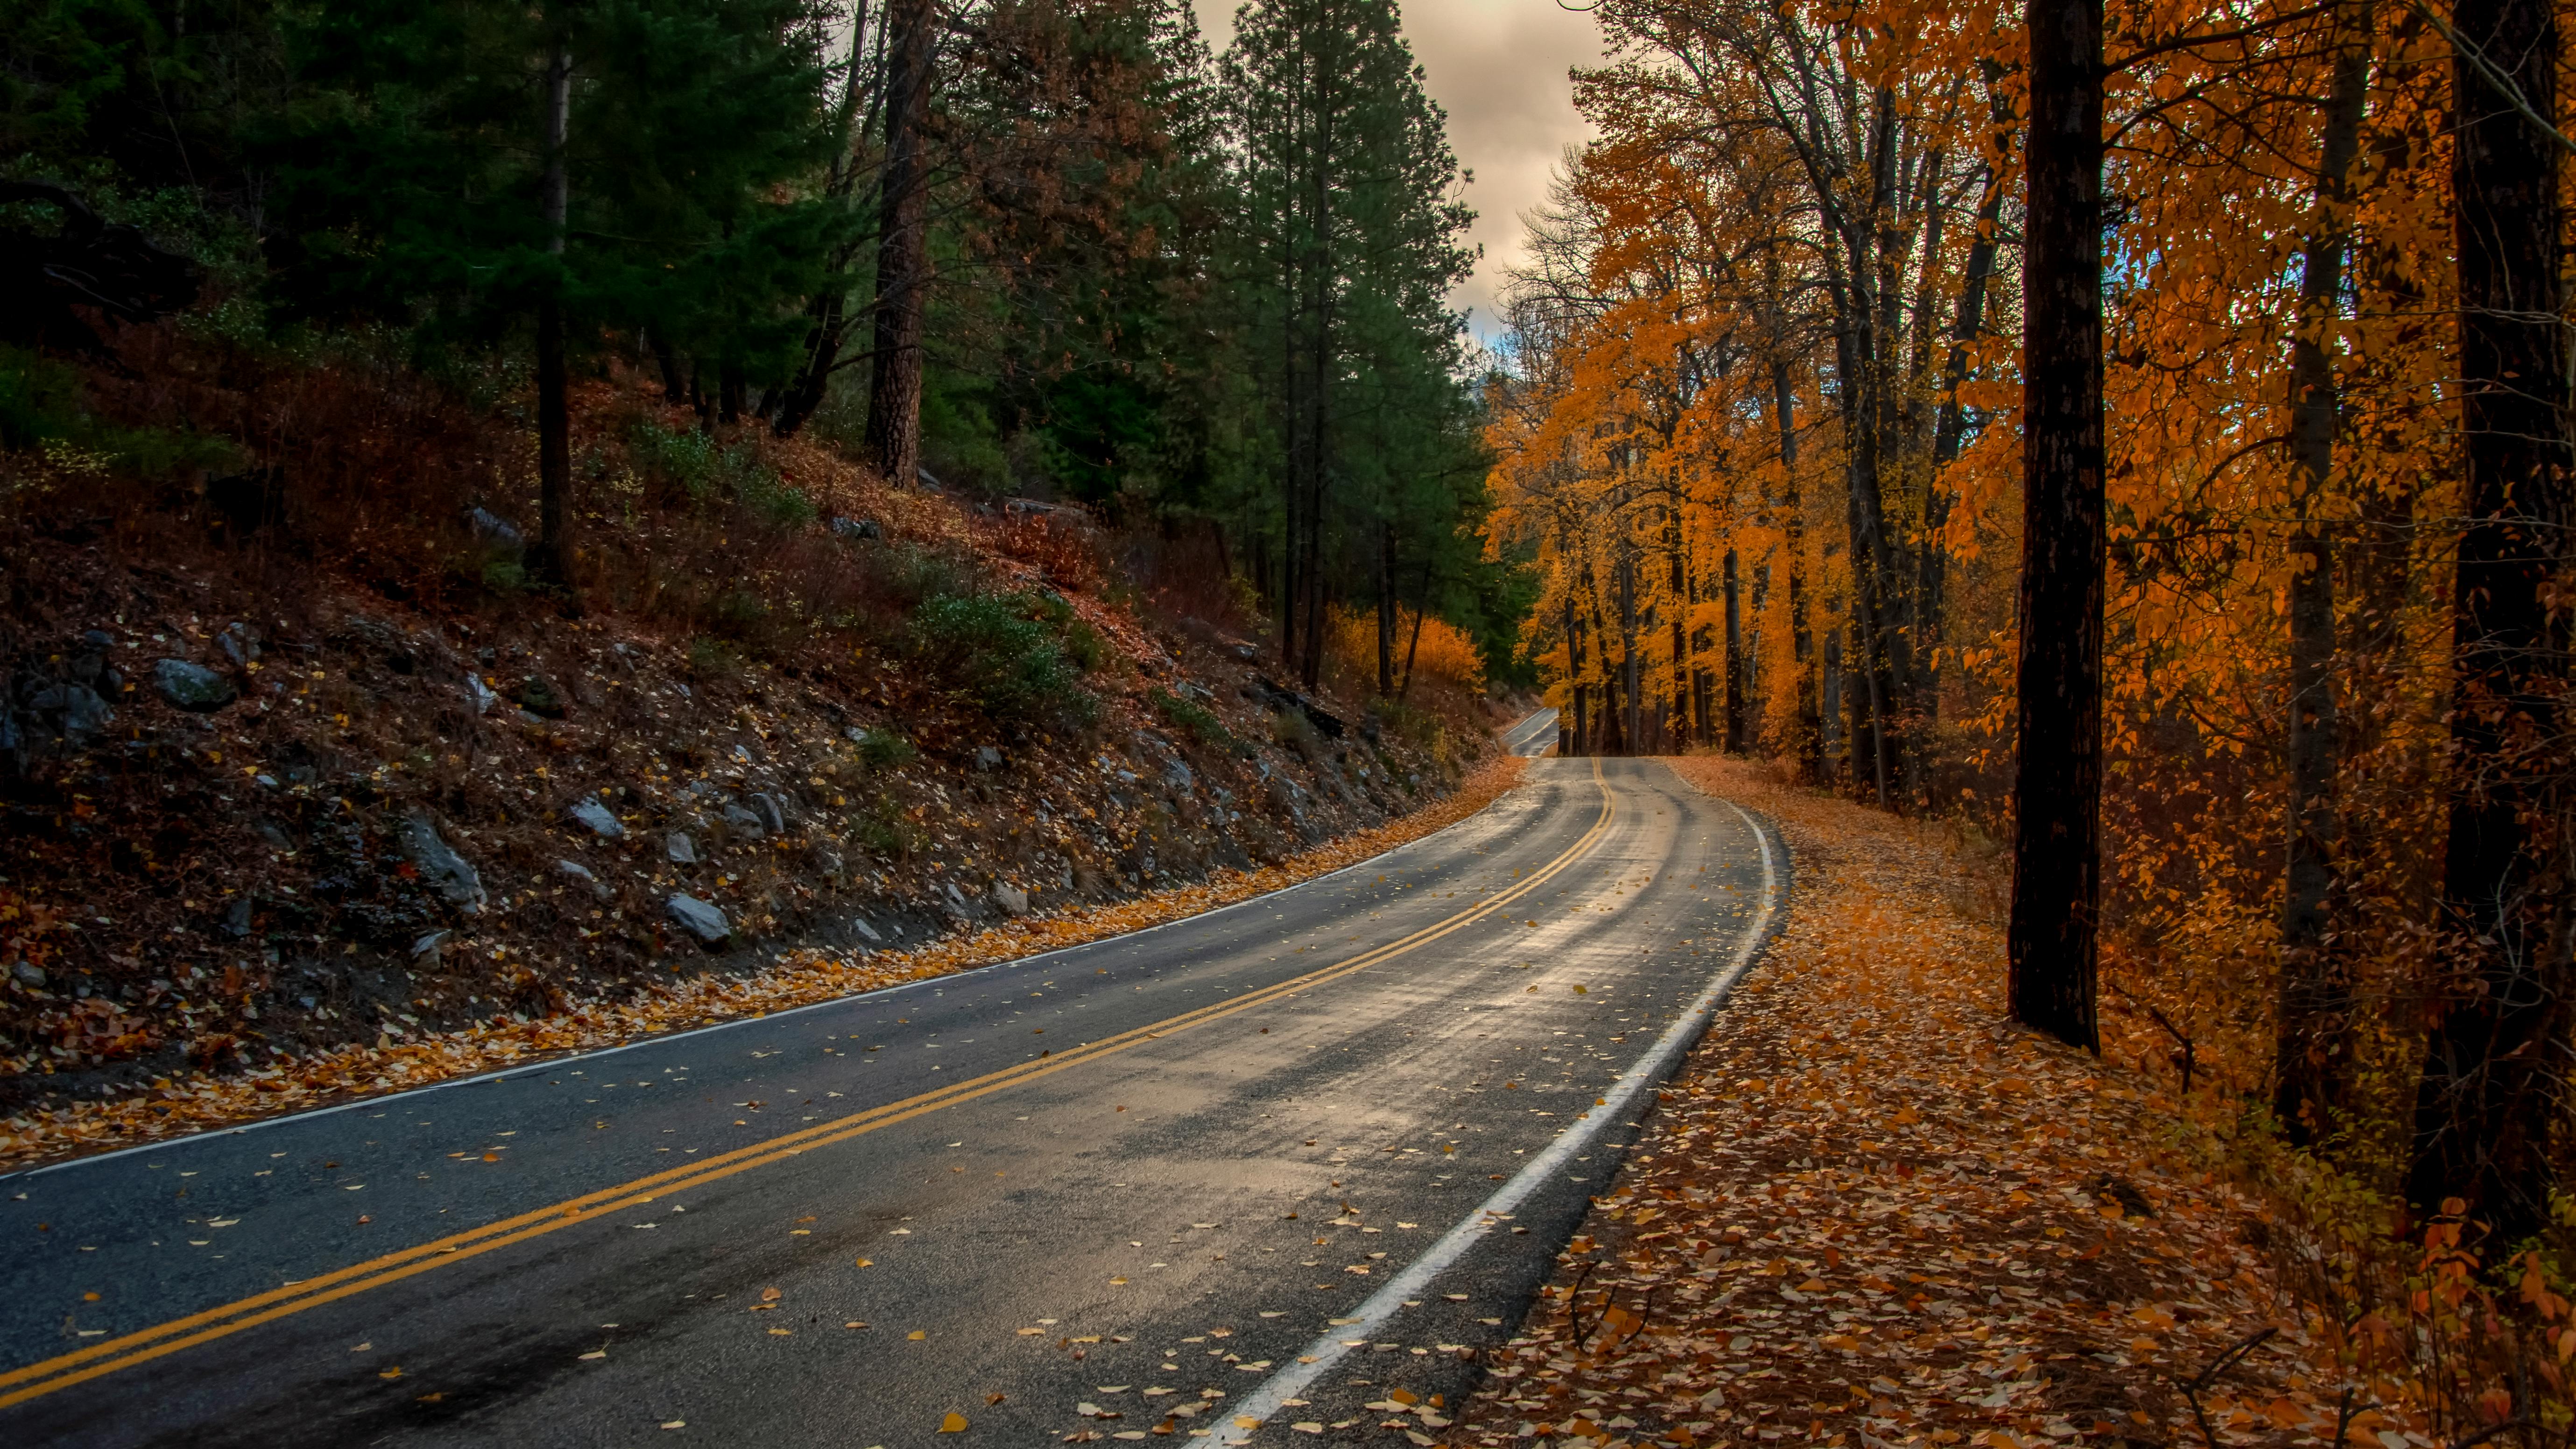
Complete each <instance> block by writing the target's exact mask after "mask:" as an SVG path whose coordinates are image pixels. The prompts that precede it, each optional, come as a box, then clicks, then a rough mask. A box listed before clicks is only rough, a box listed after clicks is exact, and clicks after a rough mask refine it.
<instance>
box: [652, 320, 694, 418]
mask: <svg viewBox="0 0 2576 1449" xmlns="http://www.w3.org/2000/svg"><path fill="white" fill-rule="evenodd" d="M645 340H647V341H649V342H650V343H652V344H653V361H654V362H655V363H656V364H657V365H658V366H660V368H661V369H662V401H664V402H672V403H675V402H686V401H687V400H688V396H689V385H688V383H687V382H686V381H685V380H684V379H683V378H682V377H681V376H680V354H678V353H677V352H674V351H672V350H671V344H670V342H669V341H668V340H667V339H665V338H664V337H663V336H662V334H661V333H659V332H652V333H647V334H646V339H645Z"/></svg>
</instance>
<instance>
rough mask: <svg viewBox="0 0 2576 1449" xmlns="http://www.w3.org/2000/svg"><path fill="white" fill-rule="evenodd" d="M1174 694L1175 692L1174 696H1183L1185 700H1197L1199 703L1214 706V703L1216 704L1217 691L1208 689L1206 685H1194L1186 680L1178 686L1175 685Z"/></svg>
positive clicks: (1173, 687)
mask: <svg viewBox="0 0 2576 1449" xmlns="http://www.w3.org/2000/svg"><path fill="white" fill-rule="evenodd" d="M1172 692H1173V693H1174V694H1177V695H1179V696H1181V697H1182V698H1183V699H1195V700H1197V701H1199V702H1200V703H1201V704H1214V703H1216V691H1215V690H1213V689H1210V688H1208V687H1207V686H1206V685H1204V684H1192V683H1191V682H1190V681H1188V680H1186V679H1184V680H1182V681H1181V682H1180V683H1178V684H1175V685H1173V686H1172Z"/></svg>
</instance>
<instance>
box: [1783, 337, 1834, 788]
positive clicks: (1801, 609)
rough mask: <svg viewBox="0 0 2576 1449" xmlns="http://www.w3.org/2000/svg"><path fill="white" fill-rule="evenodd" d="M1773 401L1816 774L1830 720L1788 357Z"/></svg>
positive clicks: (1804, 739)
mask: <svg viewBox="0 0 2576 1449" xmlns="http://www.w3.org/2000/svg"><path fill="white" fill-rule="evenodd" d="M1771 407H1772V412H1773V415H1774V416H1775V417H1776V418H1777V419H1778V424H1779V431H1780V475H1781V477H1782V478H1783V479H1785V480H1786V484H1785V488H1784V491H1783V496H1782V499H1781V504H1780V506H1781V518H1782V519H1783V526H1782V533H1783V536H1784V538H1785V539H1786V541H1787V544H1788V549H1789V654H1790V657H1791V658H1792V659H1793V660H1795V661H1796V662H1797V666H1798V743H1797V746H1796V748H1797V751H1798V763H1799V768H1800V773H1801V774H1803V775H1805V776H1806V777H1807V778H1809V779H1815V778H1817V777H1819V776H1821V775H1822V774H1823V773H1824V721H1823V719H1822V718H1821V717H1820V716H1819V715H1818V714H1817V712H1816V679H1815V673H1814V670H1813V668H1812V665H1813V661H1814V659H1815V653H1816V648H1815V639H1814V637H1813V636H1812V634H1811V633H1810V626H1809V624H1808V620H1807V505H1806V501H1805V500H1804V499H1803V498H1802V497H1801V496H1800V495H1799V492H1798V429H1797V410H1798V395H1797V392H1796V390H1795V389H1794V388H1792V387H1791V386H1790V383H1789V365H1788V364H1787V363H1785V362H1774V363H1772V364H1771Z"/></svg>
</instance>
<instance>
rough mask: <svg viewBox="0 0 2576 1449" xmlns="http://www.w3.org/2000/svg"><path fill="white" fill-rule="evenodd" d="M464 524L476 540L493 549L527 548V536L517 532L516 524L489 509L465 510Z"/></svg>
mask: <svg viewBox="0 0 2576 1449" xmlns="http://www.w3.org/2000/svg"><path fill="white" fill-rule="evenodd" d="M465 523H466V526H467V527H469V528H471V529H473V530H474V537H475V538H476V539H478V540H480V541H482V542H484V543H488V544H491V545H493V546H494V547H497V548H508V549H519V548H526V547H527V546H528V536H527V535H526V534H524V533H521V532H520V531H519V527H518V525H517V524H514V523H512V522H511V521H510V520H508V519H506V518H503V517H502V516H501V515H499V514H497V513H494V512H492V511H491V510H490V509H486V508H470V509H467V510H466V512H465Z"/></svg>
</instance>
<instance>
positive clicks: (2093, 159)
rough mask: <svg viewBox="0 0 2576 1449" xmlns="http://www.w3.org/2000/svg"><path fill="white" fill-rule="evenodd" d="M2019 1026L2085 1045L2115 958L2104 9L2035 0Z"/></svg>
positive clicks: (2015, 995) (2017, 784)
mask: <svg viewBox="0 0 2576 1449" xmlns="http://www.w3.org/2000/svg"><path fill="white" fill-rule="evenodd" d="M2026 13H2027V16H2028V24H2029V30H2030V107H2031V117H2030V154H2029V164H2028V167H2027V173H2026V174H2027V180H2028V187H2029V191H2028V195H2027V199H2026V203H2025V204H2026V209H2027V212H2028V221H2027V223H2026V233H2027V237H2028V240H2027V243H2026V246H2025V249H2024V258H2023V263H2022V268H2023V270H2022V279H2023V280H2022V285H2023V303H2022V312H2023V324H2022V350H2023V356H2024V359H2025V361H2024V364H2023V376H2024V378H2025V379H2026V381H2025V382H2024V383H2023V389H2022V397H2023V408H2022V565H2021V594H2020V600H2019V605H2020V607H2019V610H2018V619H2019V623H2020V629H2021V655H2020V661H2019V668H2018V670H2017V673H2016V683H2017V685H2018V687H2019V697H2018V700H2017V703H2016V709H2015V713H2016V715H2017V721H2016V722H2017V725H2018V738H2017V745H2018V748H2017V750H2016V754H2015V759H2014V768H2013V806H2014V813H2013V899H2012V915H2011V922H2010V925H2009V926H2008V927H2007V930H2006V936H2005V950H2006V953H2007V955H2008V956H2009V958H2010V976H2011V980H2010V988H2009V990H2010V995H2011V999H2012V1014H2013V1017H2014V1019H2015V1020H2017V1021H2020V1022H2022V1023H2023V1024H2024V1025H2027V1026H2031V1027H2035V1028H2037V1029H2038V1030H2041V1031H2044V1032H2047V1033H2048V1034H2049V1035H2051V1036H2054V1037H2057V1038H2058V1039H2059V1040H2061V1041H2065V1042H2068V1043H2070V1044H2072V1045H2075V1046H2080V1047H2084V1048H2086V1049H2087V1050H2092V1051H2098V1050H2100V1049H2101V1039H2100V1035H2099V1031H2098V1029H2097V1027H2096V1023H2095V1014H2094V970H2095V966H2096V961H2097V955H2098V952H2099V948H2100V943H2099V938H2098V937H2099V929H2100V910H2101V891H2102V880H2101V830H2102V818H2101V804H2102V565H2103V515H2102V508H2103V503H2102V457H2103V448H2102V0H2028V6H2027V12H2026Z"/></svg>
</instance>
